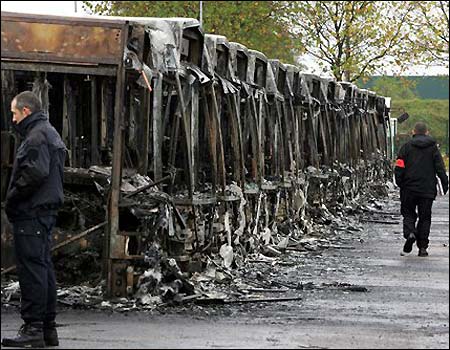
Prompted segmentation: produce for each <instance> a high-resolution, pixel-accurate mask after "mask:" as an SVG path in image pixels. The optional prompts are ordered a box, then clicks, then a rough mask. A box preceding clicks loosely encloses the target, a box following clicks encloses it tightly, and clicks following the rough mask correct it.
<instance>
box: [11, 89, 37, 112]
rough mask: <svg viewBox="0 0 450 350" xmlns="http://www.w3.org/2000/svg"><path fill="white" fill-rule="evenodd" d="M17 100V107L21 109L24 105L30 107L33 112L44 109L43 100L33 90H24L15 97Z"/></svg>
mask: <svg viewBox="0 0 450 350" xmlns="http://www.w3.org/2000/svg"><path fill="white" fill-rule="evenodd" d="M14 100H16V108H17V109H18V110H21V109H22V108H24V107H27V108H29V109H30V111H31V113H34V112H38V111H40V110H41V109H42V104H41V101H40V100H39V97H37V96H36V95H35V94H34V93H32V92H31V91H24V92H21V93H20V94H18V95H16V97H14Z"/></svg>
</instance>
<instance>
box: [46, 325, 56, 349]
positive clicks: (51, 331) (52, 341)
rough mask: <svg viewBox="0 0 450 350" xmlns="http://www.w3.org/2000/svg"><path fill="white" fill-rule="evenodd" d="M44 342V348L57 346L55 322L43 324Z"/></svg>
mask: <svg viewBox="0 0 450 350" xmlns="http://www.w3.org/2000/svg"><path fill="white" fill-rule="evenodd" d="M44 341H45V345H46V346H58V345H59V339H58V332H57V331H56V322H50V323H44Z"/></svg>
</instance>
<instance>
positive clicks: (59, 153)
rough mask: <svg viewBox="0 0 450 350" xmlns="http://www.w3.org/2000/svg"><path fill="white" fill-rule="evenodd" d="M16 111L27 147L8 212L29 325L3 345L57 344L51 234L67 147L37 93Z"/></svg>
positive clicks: (18, 162)
mask: <svg viewBox="0 0 450 350" xmlns="http://www.w3.org/2000/svg"><path fill="white" fill-rule="evenodd" d="M11 111H12V113H13V119H12V121H13V128H14V129H15V131H16V132H17V133H18V134H19V136H20V137H21V138H22V143H21V144H20V146H19V148H18V149H17V153H16V158H15V161H14V165H13V171H12V174H11V182H10V184H9V187H8V192H7V195H6V206H5V211H6V214H7V215H8V219H9V221H10V222H11V223H12V225H13V231H14V246H15V255H16V265H17V274H18V276H19V284H20V291H21V310H20V311H21V316H22V319H23V320H24V324H23V326H22V327H21V328H20V330H19V332H18V334H17V336H16V337H15V338H4V339H2V345H3V346H14V347H43V346H45V345H51V346H56V345H58V343H59V341H58V335H57V332H56V328H55V317H56V280H55V273H54V269H53V263H52V261H51V239H52V234H51V233H52V229H53V226H54V225H55V222H56V215H57V213H58V209H59V208H60V207H61V205H62V203H63V198H64V194H63V173H64V161H65V156H66V146H65V145H64V143H63V141H62V140H61V137H60V136H59V134H58V132H57V131H56V130H55V128H54V127H53V126H52V125H51V124H50V123H49V120H48V117H47V116H46V115H45V114H44V113H43V112H42V111H41V102H40V100H39V99H38V97H37V96H36V95H35V94H33V93H32V92H30V91H26V92H22V93H20V94H18V95H17V96H16V97H15V98H14V99H13V101H12V102H11Z"/></svg>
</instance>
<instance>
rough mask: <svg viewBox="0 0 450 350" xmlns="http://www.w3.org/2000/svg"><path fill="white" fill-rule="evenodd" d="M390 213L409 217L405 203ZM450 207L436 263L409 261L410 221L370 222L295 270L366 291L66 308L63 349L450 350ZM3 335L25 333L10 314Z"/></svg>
mask: <svg viewBox="0 0 450 350" xmlns="http://www.w3.org/2000/svg"><path fill="white" fill-rule="evenodd" d="M382 210H384V211H392V212H394V211H395V212H399V202H398V201H394V200H389V201H386V202H385V206H384V208H383V209H382ZM448 215H449V203H448V196H446V197H438V199H437V201H436V202H435V204H434V207H433V224H432V228H431V230H432V233H431V235H430V248H429V253H430V256H429V257H426V258H422V257H418V256H417V248H416V247H414V250H413V254H412V255H411V256H408V257H402V256H400V254H399V253H400V250H401V248H402V246H403V242H404V240H403V237H402V235H401V222H400V223H399V224H397V225H383V224H369V223H368V224H366V229H365V230H364V231H363V232H361V233H358V235H356V234H355V236H354V237H350V238H347V241H346V245H347V246H348V247H349V248H350V249H333V248H330V249H327V250H325V251H323V252H322V253H321V254H315V255H314V254H309V255H308V256H305V258H304V259H303V260H302V262H301V264H299V266H297V267H295V268H292V269H288V270H287V271H286V273H287V274H289V276H290V277H291V278H292V279H294V280H297V281H314V282H315V283H318V282H322V283H332V282H339V283H350V284H357V285H360V286H364V287H366V288H367V289H368V291H367V292H363V293H358V292H351V291H342V290H340V291H339V290H334V289H326V288H324V289H320V290H317V289H316V290H304V291H302V292H301V293H302V294H301V295H302V297H303V300H301V301H296V302H283V303H271V304H256V305H254V304H250V305H245V306H242V305H241V306H238V305H225V306H220V307H206V306H205V307H202V308H199V307H196V308H195V312H192V310H191V311H189V310H188V309H185V308H182V309H177V308H172V309H169V310H168V311H167V313H166V314H160V313H153V314H150V313H142V312H130V313H127V314H120V313H111V312H105V311H101V312H99V311H81V310H70V309H63V310H61V311H60V313H59V315H58V323H59V324H60V327H59V328H58V331H59V334H60V339H61V346H60V348H67V349H69V348H71V349H75V348H78V349H82V348H98V349H100V348H111V349H112V348H123V349H132V348H358V349H362V348H370V349H374V348H386V349H387V348H391V349H394V348H395V349H403V348H409V349H427V348H432V349H448V347H449V231H448V230H449V217H448ZM1 320H2V322H1V336H2V337H4V336H12V335H14V334H15V332H16V331H17V329H18V327H19V326H20V323H21V320H20V318H19V314H18V312H17V310H11V309H4V308H2V315H1Z"/></svg>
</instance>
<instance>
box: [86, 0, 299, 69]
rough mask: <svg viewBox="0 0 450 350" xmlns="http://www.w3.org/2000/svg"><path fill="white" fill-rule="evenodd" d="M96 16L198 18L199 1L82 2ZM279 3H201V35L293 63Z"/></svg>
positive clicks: (291, 44)
mask: <svg viewBox="0 0 450 350" xmlns="http://www.w3.org/2000/svg"><path fill="white" fill-rule="evenodd" d="M83 3H84V8H85V9H87V10H88V11H89V12H92V13H96V14H100V15H112V16H135V17H189V18H198V17H199V1H84V2H83ZM286 9H287V7H286V6H285V4H284V3H283V2H280V1H203V29H204V31H205V33H211V34H218V35H224V36H226V37H227V39H228V40H229V41H235V42H239V43H241V44H243V45H245V46H247V47H248V48H249V49H254V50H258V51H261V52H263V53H264V54H265V55H266V56H267V57H268V58H278V59H280V60H281V61H283V62H285V63H294V62H295V56H296V54H295V52H294V50H293V49H294V44H293V38H292V35H291V33H290V31H289V29H290V26H289V23H288V22H286V21H285V20H284V17H285V11H286Z"/></svg>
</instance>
